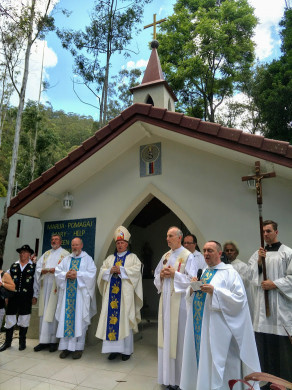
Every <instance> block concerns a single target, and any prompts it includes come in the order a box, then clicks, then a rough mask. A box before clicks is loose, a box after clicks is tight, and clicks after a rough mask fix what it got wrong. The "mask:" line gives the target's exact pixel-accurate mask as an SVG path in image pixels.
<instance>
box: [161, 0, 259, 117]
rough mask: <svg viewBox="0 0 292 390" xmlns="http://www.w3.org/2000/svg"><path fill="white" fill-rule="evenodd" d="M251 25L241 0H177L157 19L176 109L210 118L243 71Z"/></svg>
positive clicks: (250, 55) (249, 58)
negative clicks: (171, 9)
mask: <svg viewBox="0 0 292 390" xmlns="http://www.w3.org/2000/svg"><path fill="white" fill-rule="evenodd" d="M256 24H257V19H256V17H255V16H254V13H253V8H252V7H251V6H250V5H249V4H248V1H247V0H221V1H218V0H177V2H176V3H175V6H174V14H173V15H172V16H170V17H169V18H168V19H167V21H165V22H164V23H162V24H161V29H160V31H161V33H160V34H158V41H159V42H160V46H159V49H158V50H159V56H160V60H161V65H162V69H163V71H164V72H165V74H166V77H167V80H168V82H169V83H170V85H171V87H172V88H173V90H174V91H175V92H176V94H177V95H178V97H179V101H180V105H179V106H178V109H179V110H181V111H184V112H186V113H187V114H188V115H192V116H198V117H202V118H204V119H205V120H209V121H211V122H214V118H215V112H216V109H217V108H218V107H219V106H220V104H222V102H223V101H224V99H225V98H227V97H229V96H232V94H233V93H234V91H235V90H236V89H237V90H239V89H240V86H241V84H242V82H243V81H244V80H245V79H246V77H247V76H248V75H249V70H250V67H251V65H252V63H253V61H254V43H253V41H252V36H253V33H254V28H255V26H256Z"/></svg>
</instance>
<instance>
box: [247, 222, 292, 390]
mask: <svg viewBox="0 0 292 390" xmlns="http://www.w3.org/2000/svg"><path fill="white" fill-rule="evenodd" d="M263 236H264V241H265V243H266V246H265V247H264V248H263V247H261V248H260V249H259V250H258V251H257V252H255V253H254V254H253V255H252V257H251V258H250V260H249V262H248V265H249V279H250V282H251V283H252V284H253V286H254V288H255V293H254V294H255V296H254V321H253V327H254V331H255V337H256V342H257V347H258V353H259V358H260V363H261V368H262V371H263V372H266V373H269V374H272V375H276V376H278V377H280V378H283V379H286V380H288V381H290V382H291V381H292V363H291V362H292V344H291V336H290V335H291V334H292V249H291V248H289V247H287V246H286V245H283V244H281V242H279V240H278V224H277V223H276V222H274V221H270V220H268V221H264V222H263ZM263 258H264V259H265V263H266V274H267V278H266V280H264V278H263V270H262V259H263ZM265 291H268V300H269V307H270V314H269V315H267V314H266V310H265V299H264V292H265ZM268 388H269V387H268Z"/></svg>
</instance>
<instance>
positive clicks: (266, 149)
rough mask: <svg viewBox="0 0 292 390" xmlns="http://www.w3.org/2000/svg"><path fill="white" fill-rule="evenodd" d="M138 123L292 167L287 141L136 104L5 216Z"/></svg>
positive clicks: (33, 186)
mask: <svg viewBox="0 0 292 390" xmlns="http://www.w3.org/2000/svg"><path fill="white" fill-rule="evenodd" d="M137 121H142V122H145V123H149V124H152V125H155V126H158V127H162V128H164V129H167V130H169V131H173V132H176V133H180V134H183V135H185V136H188V137H192V138H196V139H199V140H202V141H205V142H208V143H211V144H216V145H219V146H222V147H225V148H228V149H231V150H235V151H238V152H241V153H244V154H248V155H251V156H254V157H257V158H260V159H263V160H267V161H271V162H273V163H276V164H279V165H283V166H285V167H289V168H292V146H291V145H290V144H289V143H288V142H284V141H277V140H272V139H267V138H264V137H263V136H260V135H253V134H248V133H245V132H243V131H242V130H237V129H231V128H227V127H224V126H221V125H219V124H217V123H210V122H204V121H202V120H200V119H197V118H192V117H188V116H185V115H184V114H181V113H178V112H171V111H167V110H166V109H163V108H158V107H154V106H152V105H150V104H141V103H136V104H133V105H132V106H130V107H129V108H127V109H126V110H125V111H123V112H121V114H120V115H119V116H117V117H116V118H115V119H113V120H111V121H110V122H109V123H108V124H107V125H106V126H105V127H103V128H102V129H101V130H99V131H97V132H96V133H95V135H93V136H92V137H90V138H88V139H87V140H86V141H84V142H83V143H82V145H81V146H79V147H78V148H77V149H75V150H73V151H72V152H71V153H69V154H68V156H67V157H65V158H63V159H62V160H60V161H58V162H57V163H56V164H55V165H54V166H53V167H52V168H50V169H49V170H47V171H46V172H44V173H43V174H42V175H41V176H40V177H39V178H37V179H36V180H34V181H32V182H31V183H30V184H29V186H28V187H26V188H24V189H23V190H22V191H20V192H19V193H18V195H17V196H16V197H14V198H13V199H12V200H11V203H10V206H9V208H8V216H9V217H11V216H12V215H13V214H15V213H16V212H17V211H18V210H20V209H21V208H22V207H24V206H25V205H26V204H28V203H29V202H30V201H32V200H33V199H34V198H35V197H37V196H38V195H40V194H41V193H42V192H43V191H45V190H46V189H47V188H49V187H50V186H51V185H53V184H54V183H56V182H57V181H58V180H60V179H61V178H62V177H63V176H65V175H66V174H68V173H69V172H70V171H72V170H73V169H74V168H75V167H77V166H78V165H80V164H81V163H82V162H83V161H85V160H86V159H88V158H89V157H90V156H92V155H93V154H94V153H96V152H98V151H99V150H100V149H101V148H103V147H104V146H105V145H107V144H108V143H109V142H111V141H112V140H113V139H114V138H115V137H117V136H118V135H119V134H121V133H122V132H123V131H125V130H126V129H127V128H128V127H130V126H131V125H132V124H133V123H135V122H137Z"/></svg>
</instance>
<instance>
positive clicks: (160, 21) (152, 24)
mask: <svg viewBox="0 0 292 390" xmlns="http://www.w3.org/2000/svg"><path fill="white" fill-rule="evenodd" d="M165 20H166V18H164V19H160V20H158V21H156V14H154V15H153V23H151V24H147V26H144V30H145V28H148V27H152V26H153V39H156V26H157V24H160V23H162V22H165Z"/></svg>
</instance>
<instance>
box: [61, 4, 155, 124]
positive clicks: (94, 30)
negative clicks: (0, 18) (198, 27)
mask: <svg viewBox="0 0 292 390" xmlns="http://www.w3.org/2000/svg"><path fill="white" fill-rule="evenodd" d="M150 2H151V0H140V1H132V0H103V1H101V0H98V1H96V2H95V4H94V7H93V10H92V12H91V15H90V24H89V25H88V26H86V27H85V28H84V30H78V31H73V30H59V31H58V35H59V37H60V38H61V41H62V45H63V47H64V48H66V49H68V50H70V52H71V53H72V55H73V56H74V72H75V73H76V74H77V75H78V76H80V77H81V79H82V82H83V83H84V85H85V86H86V87H87V88H88V89H89V90H90V91H91V92H92V93H93V94H94V95H95V98H96V99H97V100H98V109H99V123H100V126H102V125H103V124H105V122H106V120H107V110H108V87H109V80H110V67H111V61H112V56H113V54H114V53H123V54H124V55H125V56H127V55H129V52H130V50H129V49H128V45H129V43H130V41H131V40H132V38H133V34H134V33H135V32H137V30H138V27H137V25H138V23H139V22H141V20H142V16H143V11H144V6H145V4H147V3H150Z"/></svg>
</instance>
